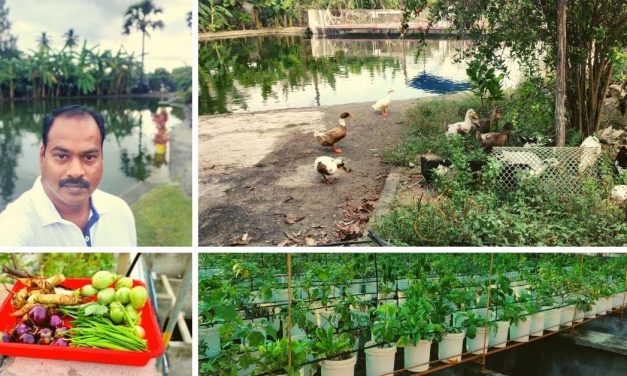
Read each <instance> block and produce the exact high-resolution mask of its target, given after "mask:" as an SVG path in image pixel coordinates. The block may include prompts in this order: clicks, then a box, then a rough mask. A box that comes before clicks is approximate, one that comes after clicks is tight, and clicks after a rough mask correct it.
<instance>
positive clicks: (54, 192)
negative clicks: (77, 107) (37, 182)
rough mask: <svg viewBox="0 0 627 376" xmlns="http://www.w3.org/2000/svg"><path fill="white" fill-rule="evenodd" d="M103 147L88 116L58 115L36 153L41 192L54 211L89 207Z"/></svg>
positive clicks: (93, 122) (91, 119)
mask: <svg viewBox="0 0 627 376" xmlns="http://www.w3.org/2000/svg"><path fill="white" fill-rule="evenodd" d="M102 167H103V163H102V146H101V137H100V131H99V130H98V125H97V124H96V121H95V120H94V119H93V118H92V117H91V116H88V115H85V116H72V117H63V116H60V117H58V118H56V119H55V121H54V123H52V126H51V127H50V131H49V132H48V145H47V146H46V149H45V150H44V147H43V145H42V146H41V149H40V150H39V168H40V169H41V182H42V184H43V187H44V191H45V192H46V194H47V195H48V197H49V198H50V200H52V202H53V203H54V205H55V206H56V207H57V209H69V208H74V209H76V208H81V207H83V206H85V205H87V204H88V202H89V197H90V196H91V194H92V192H93V191H94V190H96V188H98V185H99V184H100V179H101V178H102Z"/></svg>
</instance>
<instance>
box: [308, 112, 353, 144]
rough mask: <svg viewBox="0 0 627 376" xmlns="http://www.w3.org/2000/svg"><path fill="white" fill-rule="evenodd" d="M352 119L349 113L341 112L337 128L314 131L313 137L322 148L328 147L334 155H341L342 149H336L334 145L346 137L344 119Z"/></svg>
mask: <svg viewBox="0 0 627 376" xmlns="http://www.w3.org/2000/svg"><path fill="white" fill-rule="evenodd" d="M349 117H352V115H351V114H350V113H349V112H343V113H342V114H341V115H340V118H339V120H338V122H339V126H338V127H335V128H333V129H329V130H328V131H326V132H325V131H315V132H314V137H315V138H316V141H318V143H319V144H320V145H322V146H330V147H331V148H332V150H333V152H334V153H341V152H342V149H339V148H336V147H335V144H336V143H337V142H339V141H340V140H341V139H343V138H344V137H346V119H348V118H349Z"/></svg>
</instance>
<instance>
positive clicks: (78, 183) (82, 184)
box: [59, 178, 89, 188]
mask: <svg viewBox="0 0 627 376" xmlns="http://www.w3.org/2000/svg"><path fill="white" fill-rule="evenodd" d="M59 186H60V187H71V188H75V187H79V188H89V182H88V181H86V180H83V179H80V178H79V179H74V178H67V179H62V180H61V181H60V182H59Z"/></svg>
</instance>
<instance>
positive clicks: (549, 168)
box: [493, 146, 601, 196]
mask: <svg viewBox="0 0 627 376" xmlns="http://www.w3.org/2000/svg"><path fill="white" fill-rule="evenodd" d="M493 151H494V156H495V157H496V159H497V161H498V162H499V163H500V165H501V167H502V168H501V170H500V173H499V176H498V180H497V181H498V185H497V186H498V187H499V188H500V189H501V190H504V191H505V190H507V191H512V190H515V189H518V188H519V187H520V184H521V183H522V182H527V181H533V183H534V184H536V185H537V186H538V188H540V189H541V190H542V191H545V192H547V193H554V194H558V195H560V196H563V195H572V194H581V193H582V192H583V183H584V182H585V181H586V180H589V179H592V180H598V179H600V175H599V168H600V158H599V157H600V155H601V149H600V148H586V147H540V146H537V147H495V148H494V149H493Z"/></svg>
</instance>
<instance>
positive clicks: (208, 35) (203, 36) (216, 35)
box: [198, 26, 309, 42]
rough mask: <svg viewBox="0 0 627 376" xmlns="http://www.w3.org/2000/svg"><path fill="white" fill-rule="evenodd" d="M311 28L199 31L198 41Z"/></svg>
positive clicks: (296, 31)
mask: <svg viewBox="0 0 627 376" xmlns="http://www.w3.org/2000/svg"><path fill="white" fill-rule="evenodd" d="M308 30H309V28H308V27H306V26H294V27H286V28H280V29H259V30H232V31H219V32H205V33H198V41H199V42H204V41H211V40H218V39H229V38H241V37H255V36H266V35H283V34H287V35H302V34H306V33H307V32H308Z"/></svg>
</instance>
